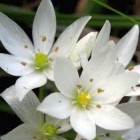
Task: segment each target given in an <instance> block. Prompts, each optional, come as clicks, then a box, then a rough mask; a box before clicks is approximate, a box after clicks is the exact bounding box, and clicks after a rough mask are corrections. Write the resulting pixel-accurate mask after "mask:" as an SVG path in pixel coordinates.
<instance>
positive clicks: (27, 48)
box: [0, 12, 34, 58]
mask: <svg viewBox="0 0 140 140" xmlns="http://www.w3.org/2000/svg"><path fill="white" fill-rule="evenodd" d="M0 19H1V20H0V41H1V42H2V44H3V45H4V47H5V48H6V49H7V50H8V51H9V52H10V53H11V54H13V55H15V56H19V57H23V58H32V55H33V53H34V51H33V45H32V43H31V41H30V39H29V38H28V36H27V35H26V33H25V32H24V31H23V30H22V29H21V28H20V27H19V26H18V25H17V24H16V23H15V22H14V21H12V20H11V19H10V18H8V17H7V16H6V15H4V14H3V13H1V12H0Z"/></svg>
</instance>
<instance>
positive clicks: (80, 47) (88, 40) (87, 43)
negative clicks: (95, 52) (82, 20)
mask: <svg viewBox="0 0 140 140" xmlns="http://www.w3.org/2000/svg"><path fill="white" fill-rule="evenodd" d="M96 35H97V33H96V32H95V33H94V32H91V33H88V34H87V35H86V36H84V37H83V38H82V39H81V40H79V41H78V43H77V44H76V47H75V48H74V49H73V51H72V53H71V55H70V57H69V59H70V60H71V61H72V62H74V63H79V64H80V57H79V53H80V52H84V53H86V55H87V57H88V58H89V56H90V54H91V51H92V47H93V44H94V42H95V39H96Z"/></svg>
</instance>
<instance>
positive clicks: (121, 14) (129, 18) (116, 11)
mask: <svg viewBox="0 0 140 140" xmlns="http://www.w3.org/2000/svg"><path fill="white" fill-rule="evenodd" d="M92 1H94V2H96V3H98V4H99V5H101V6H103V7H105V8H107V9H109V10H111V11H113V12H114V13H116V14H118V15H120V16H122V17H124V18H126V19H128V20H130V21H132V22H133V23H135V24H138V25H140V23H139V22H137V21H136V20H134V19H133V18H131V17H129V16H127V15H125V14H124V13H122V12H120V11H118V10H116V9H114V8H113V7H111V6H109V5H107V4H105V3H103V2H101V1H100V0H92Z"/></svg>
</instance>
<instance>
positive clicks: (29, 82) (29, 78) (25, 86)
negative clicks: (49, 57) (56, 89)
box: [15, 71, 47, 100]
mask: <svg viewBox="0 0 140 140" xmlns="http://www.w3.org/2000/svg"><path fill="white" fill-rule="evenodd" d="M46 82H47V78H46V76H45V75H44V74H43V73H40V72H38V71H35V72H33V73H31V74H28V75H25V76H22V77H20V78H19V79H18V80H17V81H16V85H15V86H16V92H17V96H18V97H19V99H20V100H22V99H23V98H24V96H25V95H26V94H27V93H28V92H29V91H30V90H32V89H34V88H38V87H41V86H43V85H44V84H45V83H46Z"/></svg>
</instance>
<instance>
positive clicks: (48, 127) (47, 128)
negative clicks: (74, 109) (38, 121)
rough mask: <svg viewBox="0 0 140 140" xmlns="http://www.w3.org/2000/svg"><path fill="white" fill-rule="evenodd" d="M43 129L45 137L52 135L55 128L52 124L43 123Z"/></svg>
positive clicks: (54, 133)
mask: <svg viewBox="0 0 140 140" xmlns="http://www.w3.org/2000/svg"><path fill="white" fill-rule="evenodd" d="M44 131H45V134H46V136H47V137H52V136H54V135H56V132H57V128H56V127H55V126H54V125H51V124H48V125H45V127H44Z"/></svg>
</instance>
